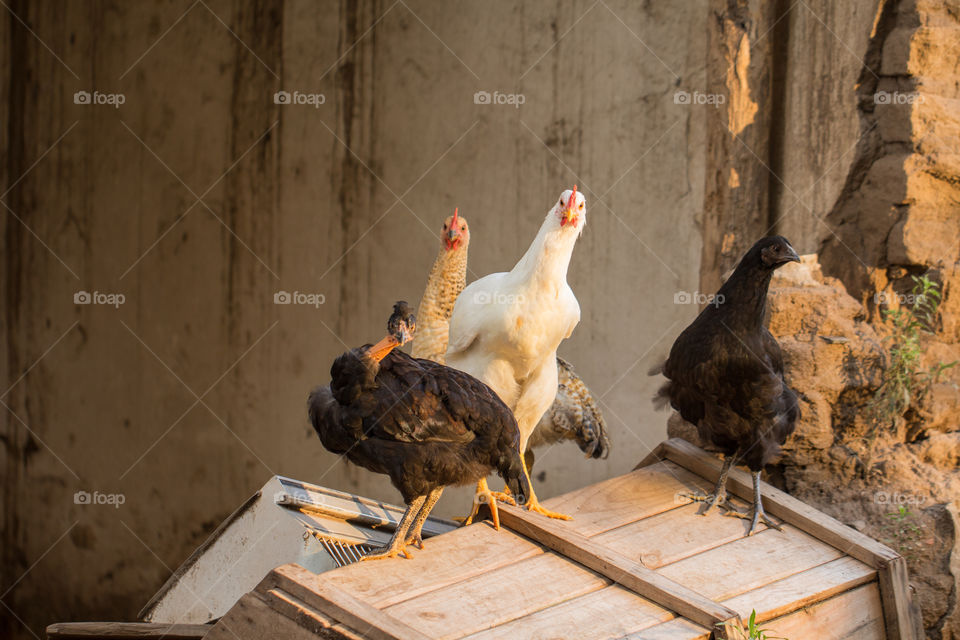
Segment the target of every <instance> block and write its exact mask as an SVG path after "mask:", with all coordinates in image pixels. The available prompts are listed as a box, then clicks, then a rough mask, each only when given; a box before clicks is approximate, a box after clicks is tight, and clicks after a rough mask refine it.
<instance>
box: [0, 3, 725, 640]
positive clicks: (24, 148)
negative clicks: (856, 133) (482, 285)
mask: <svg viewBox="0 0 960 640" xmlns="http://www.w3.org/2000/svg"><path fill="white" fill-rule="evenodd" d="M608 7H609V8H608ZM608 7H607V6H604V5H603V4H596V5H592V6H591V5H590V4H588V3H574V2H558V3H555V4H549V5H547V4H542V5H529V4H521V5H519V6H514V5H513V3H506V2H501V3H488V2H484V3H466V4H457V5H455V6H454V5H448V4H446V3H443V4H440V3H427V2H407V3H397V4H391V3H389V2H362V3H343V4H336V3H333V2H327V3H323V4H320V5H318V4H317V3H313V2H293V1H288V2H280V1H279V0H277V1H276V2H268V3H261V4H259V5H257V6H256V7H252V6H249V5H248V4H247V3H241V2H230V1H227V0H220V1H214V0H212V1H209V2H207V3H206V4H202V3H201V4H190V3H189V2H171V3H167V4H162V5H149V6H147V5H132V4H129V3H83V4H80V3H69V4H66V5H62V4H60V3H27V2H19V3H18V2H13V3H11V4H10V9H11V11H12V13H11V12H5V13H4V16H3V20H0V35H2V40H0V42H2V44H3V46H2V47H0V51H2V53H0V64H2V65H3V68H4V70H5V71H6V72H9V73H5V74H4V77H5V80H4V85H3V94H2V99H0V115H2V116H3V127H2V129H0V130H2V133H0V136H2V138H0V140H2V142H3V145H2V148H3V151H4V161H3V162H2V163H0V172H2V177H3V184H4V185H6V186H4V187H3V190H4V191H6V190H7V187H8V186H10V185H11V184H13V183H16V184H15V185H14V186H13V188H12V189H10V190H9V193H7V194H5V195H4V197H3V198H0V199H2V200H3V202H5V203H6V204H7V205H8V206H9V208H10V209H11V210H12V212H8V213H6V214H5V217H4V218H3V223H2V225H0V233H2V234H3V242H4V248H5V250H4V253H3V261H2V263H3V277H2V279H0V282H2V284H0V287H2V289H0V290H2V293H3V296H4V315H3V332H4V340H3V343H2V344H3V347H2V349H3V370H4V376H3V378H4V379H5V380H7V381H8V382H7V384H5V385H4V389H5V390H6V389H7V387H10V388H9V390H6V392H5V393H4V394H3V396H2V398H0V399H2V400H3V401H4V403H6V404H7V405H9V409H10V410H9V411H8V410H7V409H3V412H4V413H3V419H2V423H0V424H2V427H0V428H2V437H0V442H2V443H3V450H4V455H3V457H2V462H0V472H2V473H3V477H4V483H3V492H4V493H3V500H2V502H0V509H2V513H3V528H2V532H0V536H2V542H0V547H2V554H3V560H2V569H0V570H2V575H0V593H2V594H3V595H2V597H0V601H2V602H3V603H4V605H5V607H4V608H2V609H0V620H2V622H0V625H2V626H0V635H3V636H4V637H30V636H29V632H28V631H26V628H27V627H29V628H30V629H31V630H32V631H33V632H35V633H39V632H40V630H41V628H42V626H43V625H44V624H46V623H49V622H51V621H53V620H69V619H129V618H132V616H134V615H135V614H136V612H137V611H138V609H139V608H140V606H141V605H142V604H143V603H144V602H145V601H146V599H147V598H148V597H149V595H150V594H152V592H153V591H155V590H156V588H158V587H159V585H160V584H161V583H162V582H163V580H164V579H166V577H167V576H168V574H169V571H170V569H172V568H173V567H175V566H176V565H177V564H179V563H180V562H181V561H182V560H183V559H184V558H185V557H186V555H187V554H188V553H189V552H190V551H191V550H192V549H193V548H194V547H195V546H196V545H197V544H199V543H200V542H201V541H202V540H203V539H204V537H205V536H206V535H207V534H208V533H209V532H210V531H211V530H212V528H213V527H214V526H215V525H216V524H217V523H218V522H219V521H220V520H221V519H222V518H224V517H225V516H226V515H227V514H228V513H229V512H230V511H231V510H232V509H233V508H234V507H235V506H236V505H237V504H239V503H240V501H242V500H243V499H244V498H245V497H247V496H248V495H249V494H250V493H252V492H253V491H254V490H255V489H256V488H257V487H259V486H260V485H261V484H262V483H263V481H264V480H265V479H266V478H267V477H268V476H269V475H270V474H271V473H282V474H287V475H292V476H296V477H299V478H303V479H304V480H309V481H313V482H319V483H323V484H326V485H329V486H333V487H337V488H341V489H346V490H350V491H357V492H361V493H364V494H367V495H371V496H374V497H378V498H384V499H388V500H396V499H397V495H396V492H395V491H394V490H393V489H392V488H391V487H390V486H389V484H388V482H387V481H386V480H385V479H383V478H380V477H376V476H372V475H370V474H368V473H366V472H364V471H361V470H358V469H355V468H349V467H347V466H346V465H345V464H343V463H340V462H337V461H336V459H335V458H334V457H333V456H331V455H328V454H326V453H325V452H323V451H322V448H321V446H320V444H319V442H318V441H317V440H316V438H315V436H314V435H313V434H312V433H311V432H310V430H309V428H308V426H307V424H306V420H305V415H304V405H305V398H306V394H307V392H308V391H309V389H310V388H311V387H312V386H314V385H316V384H318V383H323V382H325V381H326V380H327V376H328V370H329V364H330V362H331V361H332V359H333V357H334V356H335V355H337V354H338V353H340V352H342V351H343V350H344V349H345V348H346V346H354V345H357V344H361V343H363V342H366V341H368V340H370V339H372V338H375V337H377V336H378V335H379V334H380V332H381V331H382V326H383V322H384V321H385V314H386V313H387V311H388V310H389V308H390V305H391V303H392V302H393V301H394V300H396V299H400V298H405V299H407V300H410V301H415V300H416V299H417V298H418V297H419V295H420V293H421V291H422V287H423V285H424V282H425V278H426V274H427V271H428V269H429V266H430V264H431V263H432V260H433V258H434V255H435V252H436V249H437V247H438V238H437V234H436V232H437V228H438V226H439V224H440V222H441V220H442V218H443V217H445V216H446V215H449V213H450V210H451V209H452V208H453V207H454V206H459V207H460V211H461V212H462V213H463V214H464V215H466V216H468V217H469V219H470V223H471V227H472V232H473V241H472V246H471V268H472V271H473V274H474V275H475V276H479V275H483V274H486V273H489V272H491V271H495V270H503V269H506V268H509V267H510V266H512V264H513V263H514V261H515V260H516V259H517V258H518V257H519V256H520V255H521V254H522V252H523V251H524V249H525V248H526V246H527V244H528V243H529V241H530V239H532V237H533V235H534V234H535V231H536V229H537V227H538V225H539V223H540V221H541V220H542V216H543V215H544V214H545V212H546V209H547V208H548V207H549V206H550V205H551V203H552V202H553V198H554V197H556V195H557V194H558V193H559V192H560V191H561V190H562V189H564V188H569V186H570V185H572V184H574V183H576V184H578V186H579V188H580V190H581V191H583V192H584V193H586V195H587V198H588V208H589V211H588V216H589V224H588V227H587V229H586V232H585V234H584V236H583V238H582V239H581V241H580V243H579V245H578V247H577V249H576V252H575V255H574V258H573V264H572V268H571V273H570V282H571V284H572V286H573V288H574V290H575V291H576V292H577V294H578V297H579V299H580V302H581V305H582V307H583V310H584V314H583V321H582V323H581V325H580V327H579V328H578V329H577V331H576V332H575V334H574V336H573V338H572V339H571V340H570V341H569V342H568V343H566V344H564V345H563V346H562V348H561V353H562V354H563V355H564V356H565V357H567V358H569V359H570V360H571V361H572V362H573V363H574V364H575V365H576V366H577V369H578V372H579V373H580V374H581V375H583V376H584V377H585V379H586V380H587V381H588V382H589V383H590V385H591V387H592V388H593V389H594V391H595V392H596V393H597V394H598V395H600V396H601V398H602V401H603V407H604V410H605V411H606V416H607V420H608V423H609V425H610V427H611V430H612V434H611V435H612V440H613V442H614V451H613V453H612V455H611V456H610V459H609V460H607V461H602V462H597V461H585V460H584V459H583V458H582V455H581V454H580V452H579V451H578V450H577V449H576V448H575V447H573V446H566V447H557V448H555V449H552V450H551V451H549V453H547V452H541V453H540V455H539V456H538V469H537V471H538V472H542V473H543V476H544V477H543V480H542V481H541V482H540V485H539V486H540V491H541V494H542V495H544V496H549V495H552V494H556V493H558V492H561V491H565V490H569V489H571V488H573V487H575V486H580V485H582V484H584V483H588V482H592V481H595V480H598V479H601V478H605V477H608V476H611V475H614V474H617V473H622V472H625V471H627V470H629V469H630V468H631V467H632V465H633V464H634V463H635V462H636V461H637V460H638V459H639V458H640V457H642V456H643V455H645V454H646V453H647V451H648V447H652V446H653V445H655V444H656V443H657V442H659V441H660V440H661V439H662V437H663V435H664V416H663V415H656V414H654V413H653V410H652V408H651V406H650V402H649V398H650V396H651V394H652V392H653V387H654V386H655V385H656V384H657V381H656V380H655V379H651V378H648V377H647V376H646V371H647V369H648V368H649V366H650V365H651V364H652V362H653V361H654V359H656V358H657V357H660V356H662V355H664V354H665V352H666V349H667V348H668V346H669V341H670V340H671V339H672V337H673V336H674V335H675V334H676V333H677V331H679V329H680V328H681V327H682V326H683V325H684V324H685V323H686V322H687V321H689V320H690V319H691V318H692V316H693V315H694V314H695V313H696V307H695V305H675V304H673V296H674V293H675V292H676V291H678V290H686V291H694V290H696V289H697V286H698V278H699V257H700V241H699V233H698V227H697V224H698V223H697V220H698V215H699V212H700V211H701V209H702V200H703V188H704V187H703V185H704V159H703V149H704V141H705V128H706V125H705V122H706V110H707V109H709V108H712V107H709V106H704V105H700V106H697V105H683V104H676V103H675V102H674V92H675V91H676V90H678V89H685V90H688V91H694V90H701V91H703V90H704V87H705V86H706V83H705V79H704V59H705V56H706V45H705V40H704V33H705V31H706V20H707V11H706V3H705V2H703V1H700V0H696V1H694V0H690V1H689V2H685V3H682V4H681V5H677V4H676V3H674V4H671V5H670V6H663V7H660V6H658V5H651V6H646V5H640V4H636V3H629V2H620V3H617V2H610V3H608ZM13 14H16V16H17V17H19V18H21V19H23V20H24V21H25V22H26V23H27V24H28V25H30V28H31V29H32V30H33V31H34V32H35V33H36V37H35V36H34V35H32V34H31V33H30V32H29V31H27V30H26V29H24V28H23V26H22V25H21V24H20V22H19V20H18V19H17V18H16V17H14V15H13ZM221 20H222V22H221ZM224 23H225V24H224ZM227 26H229V28H230V30H232V31H233V34H231V32H230V31H229V30H228V29H227ZM234 34H235V35H234ZM47 47H49V50H48V49H47ZM54 54H55V55H54ZM57 57H59V58H60V59H61V60H62V62H61V61H58V59H57ZM280 89H285V90H287V91H290V92H293V91H295V90H296V91H301V92H307V93H315V92H318V93H323V94H324V95H325V96H326V102H325V104H323V105H321V106H320V107H319V108H318V109H314V108H312V107H311V106H307V105H277V104H275V103H274V101H273V94H274V92H275V91H277V90H280ZM79 90H86V91H91V92H92V91H93V90H98V91H100V92H104V93H112V92H122V93H123V95H124V96H125V98H126V102H125V103H124V104H123V105H122V106H121V107H120V108H119V109H114V108H113V107H110V106H106V105H78V104H74V102H73V95H74V92H76V91H79ZM478 90H485V91H490V92H493V91H495V90H496V91H500V92H502V93H515V92H516V93H520V94H522V95H523V96H524V97H525V100H526V101H525V103H524V104H523V105H522V106H521V107H520V108H519V109H515V108H513V107H511V106H505V105H483V104H475V103H474V99H473V96H474V93H475V92H476V91H478ZM61 136H63V137H62V139H59V138H60V137H61ZM58 139H59V140H58ZM48 149H49V151H48ZM34 165H35V166H34ZM198 198H199V199H201V200H202V202H197V200H198ZM400 198H402V200H400ZM398 200H399V201H398ZM14 213H15V214H16V216H18V217H19V219H20V220H22V223H21V222H20V221H18V219H17V217H14ZM61 261H62V262H61ZM80 290H86V291H90V292H93V291H98V292H101V293H111V292H117V293H122V294H123V295H125V297H126V302H125V304H123V305H121V306H120V307H119V308H113V307H109V306H103V305H76V304H74V301H73V296H74V293H75V292H77V291H80ZM280 290H285V291H290V292H293V291H299V292H317V293H322V294H323V295H324V296H325V297H326V299H325V304H323V305H322V306H320V307H319V308H314V307H310V306H298V305H289V306H283V305H274V303H273V296H274V293H275V292H277V291H280ZM21 421H22V422H21ZM79 490H83V491H90V492H93V491H100V492H102V493H105V494H122V495H123V496H124V499H125V503H124V504H123V505H122V506H121V507H120V508H118V509H114V508H112V507H107V506H92V505H77V504H75V503H74V494H75V492H77V491H79ZM467 501H468V492H464V491H460V492H458V493H457V492H451V495H449V496H445V498H444V501H443V502H442V503H441V507H440V509H439V512H440V513H443V514H445V515H451V514H454V513H459V512H462V511H464V510H465V508H466V505H467ZM7 607H8V608H7ZM17 618H19V619H20V620H22V622H23V623H24V624H25V626H23V625H21V622H20V621H18V620H17Z"/></svg>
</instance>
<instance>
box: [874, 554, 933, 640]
mask: <svg viewBox="0 0 960 640" xmlns="http://www.w3.org/2000/svg"><path fill="white" fill-rule="evenodd" d="M879 572H880V580H879V582H880V597H881V601H882V602H883V616H884V621H885V622H886V627H887V636H888V637H889V638H890V639H891V640H922V638H923V636H924V632H923V629H922V625H921V624H920V621H919V619H918V617H917V616H916V615H915V614H914V612H913V611H911V607H910V602H911V596H910V583H909V581H908V579H907V561H906V560H904V559H903V558H902V557H900V556H898V557H896V558H893V559H891V560H889V561H887V562H886V563H884V564H883V565H882V566H881V567H880V568H879Z"/></svg>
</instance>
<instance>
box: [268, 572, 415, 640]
mask: <svg viewBox="0 0 960 640" xmlns="http://www.w3.org/2000/svg"><path fill="white" fill-rule="evenodd" d="M277 588H279V589H282V590H283V591H284V592H286V593H288V594H290V595H292V596H293V597H294V598H296V599H299V600H301V601H302V602H304V603H306V604H307V605H309V606H310V607H313V608H314V609H316V610H317V611H319V612H320V613H322V614H324V615H325V616H328V617H330V618H332V619H333V620H336V621H337V622H340V623H343V624H344V625H345V626H347V627H348V628H350V629H354V630H356V631H359V632H361V633H362V634H363V635H364V636H367V637H369V638H371V639H372V640H427V636H424V635H422V634H421V633H419V632H418V631H416V630H414V629H413V628H411V627H409V626H408V625H406V624H404V623H403V622H401V621H400V620H398V619H396V618H395V617H393V616H392V615H390V614H389V613H386V612H384V611H382V610H380V609H378V608H376V607H374V606H373V605H371V604H370V603H368V602H365V601H363V600H360V599H358V598H355V597H354V596H353V595H351V594H350V593H348V592H346V591H344V590H343V589H341V588H340V587H338V586H336V585H334V584H331V583H330V582H328V581H327V580H325V579H324V578H323V576H318V575H317V574H315V573H311V572H310V571H307V570H306V569H304V568H303V567H301V566H299V565H296V564H285V565H283V566H280V567H277V568H276V569H274V570H273V571H272V572H270V575H268V576H267V577H266V578H264V580H263V581H262V582H261V583H260V584H259V585H258V586H257V592H258V593H260V594H265V593H268V592H270V591H271V590H275V589H277ZM288 600H289V599H288Z"/></svg>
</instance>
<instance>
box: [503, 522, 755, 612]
mask: <svg viewBox="0 0 960 640" xmlns="http://www.w3.org/2000/svg"><path fill="white" fill-rule="evenodd" d="M500 522H501V524H503V525H504V526H506V527H509V528H511V529H513V530H514V531H516V532H518V533H521V534H523V535H525V536H527V537H529V538H532V539H533V540H536V541H537V542H539V543H540V544H542V545H544V546H546V547H549V548H550V549H553V550H554V551H556V552H558V553H561V554H563V555H564V556H566V557H568V558H570V559H571V560H574V561H575V562H579V563H580V564H582V565H584V566H585V567H589V568H590V569H593V570H594V571H597V572H598V573H601V574H602V575H605V576H607V577H608V578H609V579H611V580H613V581H614V582H616V583H617V584H619V585H622V586H624V587H626V588H628V589H630V590H631V591H634V592H636V593H637V594H639V595H641V596H643V597H645V598H648V599H650V600H652V601H653V602H654V603H656V604H658V605H660V606H662V607H664V608H666V609H669V610H671V611H675V612H676V613H678V614H679V615H681V616H683V617H685V618H689V619H690V620H693V621H694V622H696V623H698V624H702V625H704V626H707V627H711V626H712V625H713V624H714V623H717V622H725V621H728V620H731V619H733V618H736V613H734V612H733V611H731V610H730V609H728V608H726V607H724V606H722V605H720V604H718V603H716V602H713V601H711V600H710V599H708V598H706V597H704V596H703V595H701V594H700V593H697V592H696V591H694V590H692V589H690V588H688V587H687V586H685V585H683V584H680V583H679V582H677V581H673V580H670V579H669V578H667V577H665V576H663V575H660V574H658V573H657V572H655V571H651V570H650V569H647V568H646V567H644V566H643V565H641V564H638V563H637V562H634V561H633V560H630V559H629V558H626V557H624V556H623V555H621V554H619V553H617V552H616V551H613V550H612V549H608V548H607V547H605V546H603V545H601V544H598V543H596V542H593V541H592V540H589V539H587V538H585V537H583V536H581V535H579V534H578V533H576V532H575V531H571V530H570V528H569V527H568V526H567V525H566V523H563V524H561V523H560V522H558V521H554V520H550V519H548V518H544V517H542V516H538V515H536V514H531V513H529V512H527V511H523V510H521V509H518V508H516V507H509V506H505V507H504V508H502V509H501V514H500Z"/></svg>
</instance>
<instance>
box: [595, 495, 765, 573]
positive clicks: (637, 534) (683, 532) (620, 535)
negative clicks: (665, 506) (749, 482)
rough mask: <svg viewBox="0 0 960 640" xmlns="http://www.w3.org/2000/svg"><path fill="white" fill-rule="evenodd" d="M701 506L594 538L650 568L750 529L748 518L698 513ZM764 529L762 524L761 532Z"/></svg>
mask: <svg viewBox="0 0 960 640" xmlns="http://www.w3.org/2000/svg"><path fill="white" fill-rule="evenodd" d="M732 501H733V502H734V504H738V505H741V504H743V503H742V501H739V500H735V499H734V500H732ZM700 507H701V505H700V504H688V505H684V506H682V507H677V508H676V509H671V510H670V511H665V512H663V513H660V514H657V515H655V516H652V517H650V518H647V519H645V520H640V521H638V522H632V523H630V524H628V525H625V526H623V527H618V528H617V529H613V530H611V531H607V532H605V533H601V534H600V535H598V536H595V537H593V538H591V540H593V541H594V542H599V543H600V544H603V545H605V546H607V547H610V548H611V549H616V550H617V551H618V552H619V553H621V554H623V555H625V556H626V557H628V558H630V559H631V560H636V561H639V562H643V565H644V566H645V567H647V568H648V569H656V568H658V567H661V566H663V565H665V564H670V563H672V562H677V561H679V560H683V559H684V558H687V557H689V556H692V555H696V554H698V553H703V552H704V551H708V550H710V549H713V548H714V547H719V546H720V545H723V544H727V543H728V542H733V541H735V540H739V539H740V538H742V537H743V536H744V535H745V534H746V532H747V531H748V530H749V528H750V523H748V522H747V521H745V520H741V519H739V518H725V517H719V514H718V513H716V512H711V513H710V514H708V515H706V516H700V515H697V511H698V510H699V509H700ZM764 528H765V527H764V525H761V526H760V529H759V531H762V530H763V529H764Z"/></svg>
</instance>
